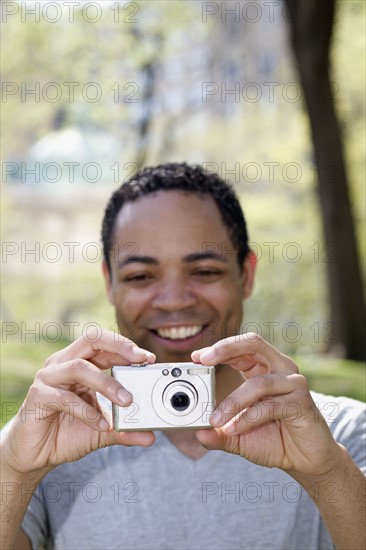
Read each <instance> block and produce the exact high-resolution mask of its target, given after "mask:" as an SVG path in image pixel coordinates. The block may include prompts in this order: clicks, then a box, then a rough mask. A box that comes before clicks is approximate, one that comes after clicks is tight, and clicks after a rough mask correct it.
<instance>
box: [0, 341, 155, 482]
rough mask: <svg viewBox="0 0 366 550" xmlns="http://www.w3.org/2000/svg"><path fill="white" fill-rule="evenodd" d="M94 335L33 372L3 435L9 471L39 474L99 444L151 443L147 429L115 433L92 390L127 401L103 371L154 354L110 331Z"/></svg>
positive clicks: (122, 402) (116, 400)
mask: <svg viewBox="0 0 366 550" xmlns="http://www.w3.org/2000/svg"><path fill="white" fill-rule="evenodd" d="M94 336H95V335H92V334H91V335H89V337H81V338H79V339H78V340H76V341H75V342H73V343H72V344H70V345H69V346H68V347H66V348H65V349H63V350H61V351H58V352H57V353H55V354H54V355H51V357H49V359H48V360H47V362H46V366H45V367H44V368H42V369H41V370H39V371H38V372H37V374H36V377H35V379H34V382H33V384H32V385H31V387H30V389H29V392H28V395H27V397H26V399H25V401H24V403H23V405H22V407H21V409H20V411H19V412H18V414H17V415H16V417H15V418H14V419H13V422H12V424H11V427H10V430H9V433H8V434H7V435H6V436H5V440H4V444H3V460H5V461H6V466H7V467H8V468H10V469H11V470H12V471H15V472H17V473H18V474H20V475H23V474H28V473H31V472H33V473H34V472H37V471H42V473H43V475H44V470H46V471H48V470H49V469H52V468H53V467H54V466H56V465H58V464H60V463H63V462H69V461H73V460H77V459H79V458H82V457H83V456H85V455H87V454H88V453H90V452H91V451H94V450H96V449H98V448H100V447H106V446H108V445H142V446H149V445H151V444H152V443H153V442H154V440H155V437H154V435H153V433H152V432H125V433H123V432H114V431H113V430H112V429H111V428H110V426H109V424H108V422H107V421H106V419H105V418H104V417H103V416H102V414H101V411H100V409H99V407H98V403H97V399H96V392H97V391H98V392H100V393H101V394H103V395H104V396H105V397H107V398H108V399H110V400H111V401H112V402H114V403H117V404H119V405H122V406H125V405H128V404H129V403H130V402H131V401H132V396H131V394H130V393H128V392H127V391H126V390H125V389H124V388H123V387H122V386H121V384H120V383H119V382H117V380H115V379H114V378H112V377H111V376H110V375H108V374H106V373H104V372H103V370H105V369H109V368H110V367H112V366H113V365H118V364H120V365H123V364H129V363H131V362H143V361H148V362H149V363H153V362H154V361H155V355H154V354H152V353H150V352H148V351H146V350H143V349H141V348H138V347H137V346H136V344H134V343H133V342H132V341H131V340H128V339H127V338H124V337H123V336H120V335H117V334H115V333H113V332H107V331H103V332H102V334H100V333H99V334H97V335H96V337H94ZM98 336H99V338H98ZM43 475H42V477H43Z"/></svg>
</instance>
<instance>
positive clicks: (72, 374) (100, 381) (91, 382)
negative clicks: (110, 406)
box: [36, 359, 132, 407]
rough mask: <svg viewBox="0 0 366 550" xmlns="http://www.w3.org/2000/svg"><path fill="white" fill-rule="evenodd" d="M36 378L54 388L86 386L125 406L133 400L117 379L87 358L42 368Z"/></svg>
mask: <svg viewBox="0 0 366 550" xmlns="http://www.w3.org/2000/svg"><path fill="white" fill-rule="evenodd" d="M36 380H40V381H41V382H42V383H43V384H45V385H46V386H53V387H54V388H56V387H60V386H61V387H64V388H65V389H66V388H67V389H69V388H70V386H71V385H73V384H79V385H81V386H86V387H87V388H89V389H92V390H94V391H98V392H99V393H101V394H102V395H104V396H105V397H107V398H108V399H110V400H111V401H112V402H113V403H118V404H120V405H122V406H123V407H125V406H126V405H129V404H130V403H131V401H132V395H131V394H130V393H129V392H128V391H127V390H126V389H125V388H123V386H122V385H121V384H120V383H119V382H118V381H117V380H115V379H114V378H112V376H110V375H108V374H105V373H104V372H102V371H101V370H100V369H99V368H98V367H96V366H94V365H92V364H91V363H89V361H86V360H85V359H73V360H72V361H67V362H66V363H62V364H60V365H58V364H55V365H53V366H52V368H44V369H41V370H40V371H38V373H37V375H36Z"/></svg>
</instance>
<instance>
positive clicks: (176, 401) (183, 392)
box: [112, 363, 215, 432]
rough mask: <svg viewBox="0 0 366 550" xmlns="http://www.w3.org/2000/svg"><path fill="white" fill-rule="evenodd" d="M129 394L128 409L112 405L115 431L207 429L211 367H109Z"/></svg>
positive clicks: (212, 380) (212, 394) (211, 393)
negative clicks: (129, 402) (130, 399)
mask: <svg viewBox="0 0 366 550" xmlns="http://www.w3.org/2000/svg"><path fill="white" fill-rule="evenodd" d="M112 376H113V377H114V378H115V379H116V380H118V382H120V383H121V384H122V386H123V387H124V388H126V390H128V391H129V392H130V393H131V394H132V395H133V402H132V403H131V405H129V406H128V407H120V406H119V405H116V404H113V427H114V429H115V430H116V431H123V432H125V431H141V430H172V429H177V428H211V425H210V423H209V417H210V415H211V413H212V412H213V410H214V408H215V367H212V366H209V367H206V366H204V365H199V364H197V363H157V364H154V365H150V364H146V363H141V364H133V365H130V366H116V367H112Z"/></svg>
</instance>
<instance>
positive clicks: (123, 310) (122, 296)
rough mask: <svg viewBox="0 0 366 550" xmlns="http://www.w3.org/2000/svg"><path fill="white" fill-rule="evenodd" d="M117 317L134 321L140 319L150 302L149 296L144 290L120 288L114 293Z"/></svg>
mask: <svg viewBox="0 0 366 550" xmlns="http://www.w3.org/2000/svg"><path fill="white" fill-rule="evenodd" d="M114 303H115V308H116V312H117V317H118V318H119V319H121V320H125V321H129V322H133V321H135V320H137V319H138V317H139V316H140V314H141V313H142V311H143V310H144V309H145V308H146V306H147V304H148V303H149V297H148V296H146V294H145V293H144V292H137V291H129V290H127V291H126V290H125V289H121V288H119V289H118V290H117V291H116V292H115V294H114Z"/></svg>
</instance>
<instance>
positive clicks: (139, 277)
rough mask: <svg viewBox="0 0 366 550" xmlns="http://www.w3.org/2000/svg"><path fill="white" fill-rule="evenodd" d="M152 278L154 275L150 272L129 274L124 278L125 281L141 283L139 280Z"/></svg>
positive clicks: (143, 280) (144, 280)
mask: <svg viewBox="0 0 366 550" xmlns="http://www.w3.org/2000/svg"><path fill="white" fill-rule="evenodd" d="M150 279H152V275H150V274H148V273H136V274H134V275H128V276H127V277H125V278H124V282H125V283H130V282H131V283H133V282H135V283H139V282H147V281H149V280H150Z"/></svg>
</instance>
